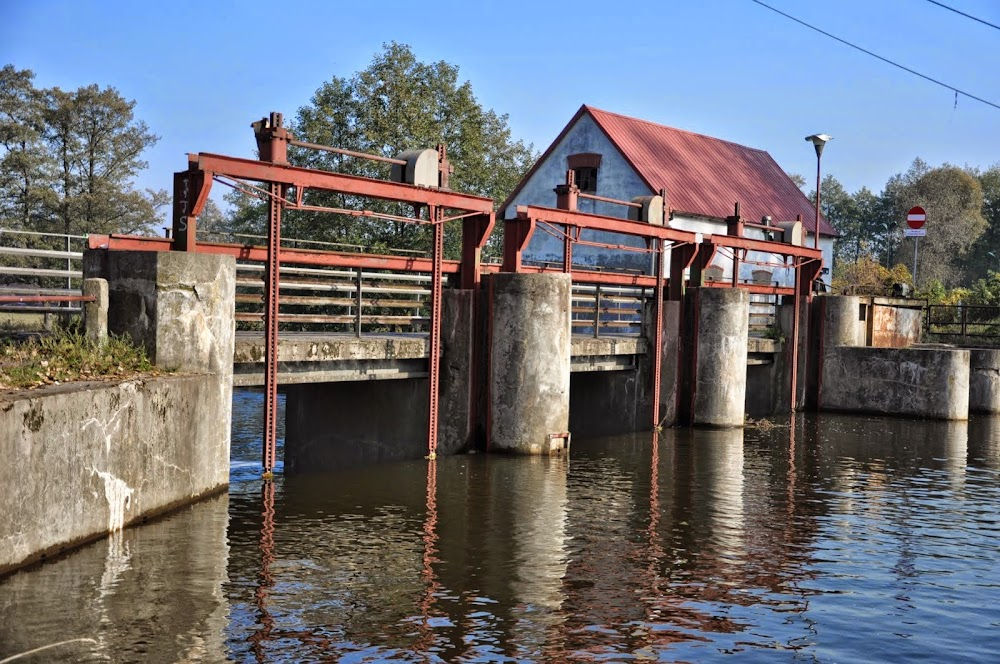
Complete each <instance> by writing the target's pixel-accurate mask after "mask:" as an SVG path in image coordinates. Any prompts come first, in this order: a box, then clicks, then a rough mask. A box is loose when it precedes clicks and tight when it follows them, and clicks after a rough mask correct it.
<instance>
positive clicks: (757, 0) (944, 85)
mask: <svg viewBox="0 0 1000 664" xmlns="http://www.w3.org/2000/svg"><path fill="white" fill-rule="evenodd" d="M750 1H751V2H755V3H757V4H758V5H760V6H761V7H765V8H766V9H770V10H771V11H772V12H774V13H776V14H781V15H782V16H784V17H785V18H787V19H791V20H792V21H795V22H796V23H798V24H799V25H804V26H805V27H807V28H809V29H810V30H815V31H816V32H818V33H820V34H821V35H826V36H827V37H829V38H830V39H834V40H836V41H839V42H840V43H841V44H844V45H845V46H850V47H851V48H853V49H856V50H858V51H861V52H862V53H864V54H865V55H870V56H872V57H873V58H878V59H879V60H881V61H882V62H885V63H886V64H890V65H892V66H893V67H898V68H899V69H902V70H903V71H905V72H909V73H911V74H913V75H914V76H919V77H920V78H922V79H924V80H925V81H930V82H931V83H934V84H935V85H940V86H941V87H942V88H945V89H947V90H951V91H952V92H954V93H955V94H956V95H962V96H963V97H968V98H969V99H974V100H975V101H978V102H980V103H982V104H986V105H987V106H992V107H993V108H995V109H997V110H1000V104H995V103H993V102H992V101H989V100H986V99H983V98H982V97H977V96H976V95H974V94H972V93H971V92H966V91H965V90H960V89H958V88H956V87H955V86H954V85H948V84H947V83H945V82H944V81H939V80H937V79H936V78H931V77H930V76H927V75H926V74H921V73H920V72H918V71H915V70H913V69H910V68H909V67H906V66H904V65H901V64H899V63H898V62H893V61H892V60H890V59H888V58H883V57H882V56H881V55H879V54H878V53H872V52H871V51H869V50H868V49H865V48H862V47H860V46H858V45H857V44H852V43H851V42H849V41H847V40H846V39H841V38H840V37H838V36H836V35H832V34H830V33H829V32H827V31H826V30H822V29H820V28H817V27H816V26H815V25H811V24H809V23H806V22H805V21H802V20H799V19H797V18H795V17H794V16H792V15H790V14H786V13H785V12H783V11H781V10H780V9H775V8H774V7H772V6H771V5H768V4H765V3H763V2H761V1H760V0H750Z"/></svg>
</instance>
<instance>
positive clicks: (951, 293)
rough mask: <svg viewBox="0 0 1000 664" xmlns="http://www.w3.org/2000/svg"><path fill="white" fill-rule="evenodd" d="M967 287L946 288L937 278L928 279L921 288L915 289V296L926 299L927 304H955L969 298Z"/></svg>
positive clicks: (966, 300)
mask: <svg viewBox="0 0 1000 664" xmlns="http://www.w3.org/2000/svg"><path fill="white" fill-rule="evenodd" d="M969 294H970V292H969V289H968V288H961V287H956V288H946V287H945V285H944V284H943V283H941V281H940V280H939V279H929V280H928V281H926V282H925V283H924V286H923V288H922V289H920V290H918V291H917V297H919V298H920V299H923V300H927V303H928V304H946V305H956V304H960V303H962V302H968V300H969Z"/></svg>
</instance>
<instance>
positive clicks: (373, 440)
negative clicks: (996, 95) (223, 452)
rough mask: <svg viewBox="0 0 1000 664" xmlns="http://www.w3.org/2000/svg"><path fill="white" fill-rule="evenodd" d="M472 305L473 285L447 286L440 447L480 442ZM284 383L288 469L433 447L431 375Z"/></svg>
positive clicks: (405, 455)
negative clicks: (477, 436) (475, 408)
mask: <svg viewBox="0 0 1000 664" xmlns="http://www.w3.org/2000/svg"><path fill="white" fill-rule="evenodd" d="M472 305H473V293H472V291H468V290H466V291H463V290H446V291H445V292H444V306H443V308H442V317H441V322H442V330H441V385H440V388H441V391H440V401H439V407H438V450H437V453H438V454H440V455H444V454H456V453H458V452H464V451H467V450H469V449H471V447H472V445H473V436H474V423H473V412H472V406H473V398H474V394H473V388H474V385H473V381H472V364H473V357H472V355H473V352H474V350H475V349H474V337H473V332H474V324H473V306H472ZM424 365H425V366H426V360H424ZM424 375H425V376H426V372H425V373H424ZM284 389H285V394H286V402H285V403H286V411H285V431H286V438H285V470H286V472H290V473H305V472H317V471H322V470H333V469H337V470H342V469H345V468H351V467H356V466H363V465H368V464H372V463H378V462H384V461H398V460H403V459H419V458H420V457H423V456H425V455H426V454H427V452H428V447H427V412H428V401H427V400H428V396H429V382H428V379H427V378H426V377H421V378H400V379H383V380H362V381H344V382H335V383H316V384H301V385H287V386H286V387H285V388H284Z"/></svg>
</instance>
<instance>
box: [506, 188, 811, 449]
mask: <svg viewBox="0 0 1000 664" xmlns="http://www.w3.org/2000/svg"><path fill="white" fill-rule="evenodd" d="M555 191H556V201H557V203H556V204H557V206H558V207H557V208H544V207H536V206H518V207H517V209H516V216H515V217H513V218H510V219H505V220H504V259H503V271H504V272H565V273H569V274H571V275H572V277H573V281H574V282H579V283H597V284H615V285H621V286H640V287H652V288H653V289H654V311H653V316H654V346H655V347H654V348H653V375H654V379H653V403H654V407H653V422H652V425H653V428H654V430H655V429H656V428H658V427H659V426H660V424H661V423H662V419H661V417H660V409H659V404H660V390H661V386H660V372H661V367H662V362H663V357H662V355H663V312H662V306H663V300H664V294H665V293H666V295H667V299H669V300H681V299H683V297H684V292H685V287H686V286H689V285H690V286H701V287H713V288H741V289H744V290H748V291H750V292H751V293H755V294H767V295H788V296H793V297H794V298H795V303H796V304H795V311H794V315H793V317H792V339H793V343H792V370H791V377H790V383H791V384H790V398H789V403H790V404H791V407H792V410H795V408H796V404H797V396H796V395H797V394H798V367H799V344H800V340H799V330H800V317H801V314H802V310H803V303H804V302H808V301H811V300H812V295H813V292H812V284H813V282H814V281H815V280H816V279H817V278H818V276H819V274H820V270H821V268H822V254H821V252H820V251H819V250H818V249H810V248H808V247H800V246H794V245H791V244H786V243H783V242H775V241H769V240H757V239H753V238H747V237H743V235H744V227H745V226H753V227H757V226H759V225H758V224H747V223H744V222H743V221H742V219H741V218H740V215H739V204H738V203H737V204H736V210H735V215H734V216H732V217H729V218H728V219H727V220H726V221H727V226H728V233H729V234H727V235H707V236H704V238H703V239H702V240H701V242H700V243H699V242H698V238H699V236H700V235H701V234H696V233H694V232H690V231H682V230H679V229H675V228H671V227H670V226H669V225H668V224H667V222H668V220H669V219H670V209H669V207H668V201H667V197H666V192H665V191H661V192H660V196H661V198H662V201H663V219H662V221H661V220H658V219H657V220H650V222H645V221H641V222H640V221H631V220H628V219H622V218H618V217H605V216H601V215H595V214H588V213H584V212H579V211H577V201H578V199H579V198H589V199H593V200H598V201H604V202H607V203H614V204H618V205H623V206H626V207H641V205H640V204H637V203H635V202H629V201H619V200H616V199H611V198H605V197H602V196H594V195H591V194H585V193H582V192H580V190H579V188H578V187H577V186H576V184H575V182H574V177H573V172H572V171H569V172H567V174H566V183H565V184H560V185H558V186H557V187H556V189H555ZM538 228H542V229H544V230H545V231H546V232H548V233H550V234H552V235H554V236H556V237H559V238H561V239H562V240H563V264H562V266H561V267H560V268H555V267H546V266H535V265H526V264H525V263H524V261H523V254H524V251H525V249H527V247H528V243H529V242H530V241H531V237H532V235H533V234H534V232H535V230H536V229H538ZM767 228H769V229H771V228H772V227H767ZM584 230H591V231H605V232H610V233H619V234H622V235H628V236H633V237H641V238H643V239H644V240H645V241H646V249H645V250H643V249H641V248H637V247H632V246H624V245H612V244H608V243H602V242H593V241H587V240H583V239H582V232H583V231H584ZM772 230H775V231H777V230H779V228H778V227H773V229H772ZM574 244H581V245H589V246H601V247H605V248H612V249H621V250H625V251H647V252H649V253H653V254H654V256H655V262H654V273H653V275H640V274H628V273H616V272H601V271H595V270H584V269H580V268H579V267H574V266H573V258H572V256H573V254H572V251H573V249H572V248H573V245H574ZM720 249H723V250H724V251H727V252H730V253H731V254H732V257H733V278H732V280H731V281H728V282H711V281H706V280H705V278H704V271H705V269H706V268H707V267H708V266H709V265H711V263H712V259H713V258H714V257H715V255H716V253H717V252H718V251H719V250H720ZM667 251H669V252H670V275H669V278H666V275H665V273H664V272H665V271H664V268H663V260H664V257H665V255H666V252H667ZM750 252H758V253H764V254H771V255H776V256H780V257H781V260H780V261H779V262H769V263H767V265H770V266H775V267H791V268H794V270H795V286H794V287H787V286H777V285H773V284H756V283H741V282H740V281H739V279H738V275H739V265H740V263H741V262H742V263H755V261H751V260H749V259H748V254H749V253H750ZM688 268H690V274H689V278H688V279H687V280H685V278H684V271H685V270H687V269H688ZM665 285H666V288H665ZM679 318H680V320H679V325H680V328H681V329H680V330H679V332H680V333H681V334H683V326H684V320H683V308H682V311H681V314H680V316H679ZM680 352H681V350H680V347H679V348H678V353H680ZM678 359H679V360H682V358H678ZM680 366H683V362H682V363H681V365H680ZM679 397H680V392H679V391H678V398H679Z"/></svg>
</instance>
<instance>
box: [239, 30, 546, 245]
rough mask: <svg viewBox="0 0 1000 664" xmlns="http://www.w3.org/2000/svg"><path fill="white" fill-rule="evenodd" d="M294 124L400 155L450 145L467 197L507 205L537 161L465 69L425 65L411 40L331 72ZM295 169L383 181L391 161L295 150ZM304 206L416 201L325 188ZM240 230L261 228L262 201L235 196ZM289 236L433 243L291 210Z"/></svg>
mask: <svg viewBox="0 0 1000 664" xmlns="http://www.w3.org/2000/svg"><path fill="white" fill-rule="evenodd" d="M291 125H292V126H291V130H292V132H293V133H294V134H295V136H296V138H298V139H301V140H304V141H308V142H310V143H317V144H321V145H330V146H336V147H341V148H347V149H350V150H355V151H359V152H365V153H370V154H377V155H381V156H385V157H394V156H397V155H399V154H400V153H401V152H404V151H406V150H413V149H423V148H434V147H435V146H436V145H437V144H438V143H444V144H445V146H446V147H447V151H448V159H449V161H450V162H451V164H452V166H453V167H454V174H453V175H452V176H451V178H450V182H449V186H450V187H451V188H452V189H454V190H456V191H460V192H463V193H467V194H476V195H479V196H485V197H489V198H492V199H493V200H494V201H502V200H503V199H504V198H505V197H506V195H507V194H508V193H509V192H510V191H512V190H513V188H514V186H515V185H516V184H517V182H518V181H519V180H520V178H521V177H522V175H523V174H524V173H525V172H526V171H527V169H528V167H529V166H530V165H531V163H532V162H533V161H534V158H535V154H534V152H533V150H532V148H531V146H530V145H525V144H524V143H523V142H522V141H519V140H514V139H513V138H512V136H511V131H510V127H509V126H508V124H507V116H506V115H498V114H497V113H496V112H495V111H493V110H490V109H486V108H483V106H482V105H481V104H480V103H479V101H478V100H477V99H476V97H475V95H474V94H473V90H472V85H471V84H470V83H469V82H468V81H464V82H463V81H460V80H459V75H458V68H457V67H455V66H454V65H451V64H449V63H447V62H444V61H439V62H435V63H424V62H421V61H419V60H418V59H417V58H416V56H415V55H414V53H413V51H412V50H411V49H410V47H409V46H406V45H404V44H397V43H395V42H393V43H390V44H386V45H385V46H384V47H383V50H382V51H381V52H379V53H377V54H376V55H375V57H374V59H373V60H372V63H371V64H370V65H369V66H368V67H367V68H366V69H364V70H362V71H359V72H357V73H355V74H354V75H352V76H351V77H349V78H343V77H340V76H334V77H333V78H331V79H330V80H329V81H328V82H326V83H324V84H323V85H322V86H320V88H319V89H318V90H316V92H315V94H313V97H312V99H311V100H310V101H309V103H308V104H306V105H305V106H303V107H302V108H300V109H299V111H298V114H297V115H296V117H295V120H294V122H292V123H291ZM289 160H290V161H291V162H292V163H294V164H295V165H298V166H305V167H309V168H321V169H326V170H334V171H337V172H342V173H349V174H353V175H361V176H366V177H377V178H386V177H388V175H389V166H388V165H387V164H385V163H380V162H375V161H370V160H364V159H358V158H354V157H345V156H342V155H337V154H331V153H328V152H318V151H313V150H303V149H292V150H290V153H289ZM306 198H307V200H306V202H307V203H308V204H310V205H322V206H327V207H337V208H352V209H354V208H359V207H365V208H368V209H374V210H376V211H381V212H385V213H389V214H400V215H410V214H412V209H411V208H410V207H409V206H402V205H396V204H386V203H380V202H378V201H371V200H365V201H360V200H356V199H352V198H351V197H345V196H341V195H334V194H330V193H328V192H315V191H312V192H307V197H306ZM228 200H229V201H230V203H233V204H235V205H234V207H233V213H232V219H231V226H232V227H233V228H234V229H243V230H253V232H261V231H263V223H264V221H263V220H264V216H263V214H262V210H261V206H260V205H259V204H257V202H256V201H253V200H252V199H247V198H246V197H242V196H239V195H237V196H230V197H229V199H228ZM455 231H457V228H449V230H448V233H447V235H446V245H447V246H446V251H447V252H448V253H449V254H452V255H454V253H455V251H456V249H457V241H458V233H457V232H455ZM283 233H284V234H285V235H287V236H296V237H302V238H309V239H317V240H324V241H332V242H345V243H351V244H357V245H362V246H364V247H366V248H374V249H381V250H384V249H389V248H408V249H426V248H428V247H429V235H428V233H426V232H425V230H424V229H423V228H421V227H419V226H415V225H413V224H407V223H404V222H396V221H379V220H371V219H364V220H359V219H358V218H357V217H351V216H346V215H344V216H340V217H338V216H335V215H329V214H317V213H301V212H300V213H291V212H290V213H289V214H288V215H287V217H286V222H285V230H283Z"/></svg>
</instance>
